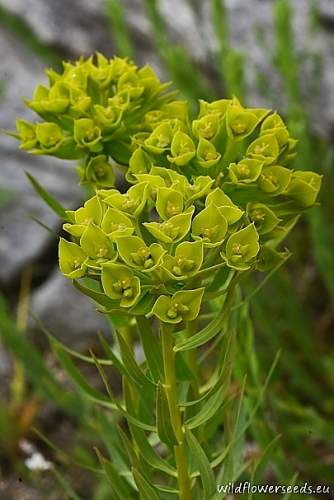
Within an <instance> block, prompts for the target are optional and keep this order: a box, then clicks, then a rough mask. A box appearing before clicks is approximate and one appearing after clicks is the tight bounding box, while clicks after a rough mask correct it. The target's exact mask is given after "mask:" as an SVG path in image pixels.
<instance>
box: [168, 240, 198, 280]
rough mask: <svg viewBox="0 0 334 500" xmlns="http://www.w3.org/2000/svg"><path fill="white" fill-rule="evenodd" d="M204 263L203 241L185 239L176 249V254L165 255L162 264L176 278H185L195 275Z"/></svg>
mask: <svg viewBox="0 0 334 500" xmlns="http://www.w3.org/2000/svg"><path fill="white" fill-rule="evenodd" d="M202 263H203V242H202V241H194V242H190V241H183V242H182V243H180V244H179V245H178V246H177V247H176V250H175V255H174V256H171V255H165V256H164V259H163V263H162V266H163V268H164V269H165V270H166V271H167V273H168V275H169V276H170V277H171V278H173V279H175V280H185V279H187V278H190V277H192V276H194V275H195V274H196V273H197V271H199V270H200V268H201V266H202Z"/></svg>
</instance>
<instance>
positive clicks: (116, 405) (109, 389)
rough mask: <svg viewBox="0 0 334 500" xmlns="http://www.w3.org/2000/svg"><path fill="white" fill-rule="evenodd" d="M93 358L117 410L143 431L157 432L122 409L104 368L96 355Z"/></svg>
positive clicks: (152, 426)
mask: <svg viewBox="0 0 334 500" xmlns="http://www.w3.org/2000/svg"><path fill="white" fill-rule="evenodd" d="M92 356H93V357H94V360H95V364H96V368H97V369H98V370H99V373H100V376H101V378H102V380H103V383H104V385H105V388H106V390H107V392H108V395H109V398H110V399H111V401H112V403H113V404H114V405H115V408H116V409H117V410H118V411H119V413H120V414H121V415H122V416H123V417H124V418H125V419H126V420H127V421H128V422H131V423H132V424H133V425H136V426H137V427H139V428H140V429H143V430H146V431H150V432H156V431H157V430H156V427H155V426H154V425H149V424H145V423H144V422H141V421H140V420H138V419H137V418H136V417H135V416H134V415H131V414H130V413H129V412H128V411H126V410H125V409H124V408H123V407H122V405H121V404H120V403H119V402H118V401H117V399H116V398H115V397H114V395H113V393H112V390H111V387H110V384H109V383H108V380H107V377H106V375H105V372H104V369H103V367H102V366H101V365H100V364H99V362H98V360H97V359H96V357H95V356H94V354H92Z"/></svg>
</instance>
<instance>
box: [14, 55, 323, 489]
mask: <svg viewBox="0 0 334 500" xmlns="http://www.w3.org/2000/svg"><path fill="white" fill-rule="evenodd" d="M47 75H48V77H49V85H48V86H44V85H39V86H38V87H37V88H36V91H35V93H34V96H33V98H32V100H29V101H26V103H27V105H28V106H29V107H30V108H31V109H32V110H34V111H35V112H36V113H37V114H38V115H39V116H40V118H41V120H40V121H38V122H37V123H34V122H28V121H26V120H18V121H17V134H16V135H17V137H18V138H19V139H20V141H21V146H20V147H21V149H24V150H26V151H28V152H29V153H32V154H37V155H51V156H55V157H57V158H62V159H76V160H78V161H79V166H78V168H77V170H78V173H79V177H80V181H81V183H83V184H87V185H89V187H90V188H91V194H92V196H91V197H90V198H89V199H88V200H87V201H86V202H85V203H84V205H83V206H82V207H81V208H79V209H77V210H74V211H73V210H67V211H66V220H65V221H64V222H65V223H64V226H63V227H64V230H65V231H66V233H67V237H66V239H64V238H61V239H60V243H59V263H60V269H61V271H62V273H63V274H64V275H65V276H66V277H68V278H69V279H71V280H73V283H74V284H75V286H76V287H77V288H79V289H80V290H81V291H82V292H83V293H84V294H87V295H88V296H90V297H92V298H93V299H94V300H95V302H96V303H97V304H98V307H99V310H100V311H102V312H103V313H104V314H106V315H107V316H108V318H109V319H110V321H111V324H112V325H113V327H114V332H115V336H116V337H115V341H117V342H118V345H119V351H120V354H119V358H117V359H118V363H119V364H118V365H117V363H116V365H115V366H116V367H117V366H122V367H123V369H120V373H121V375H122V377H123V395H122V397H121V402H119V403H118V404H117V405H116V407H115V411H116V412H117V411H118V412H119V413H120V416H123V417H125V419H126V420H127V426H128V428H127V431H126V433H124V432H123V431H121V430H120V433H121V435H122V439H123V442H126V446H125V448H126V450H127V451H126V452H124V455H125V456H126V458H124V461H125V464H126V465H127V467H128V474H125V473H124V474H123V475H122V476H120V477H119V481H120V483H121V487H120V486H118V488H116V486H111V489H112V491H113V494H114V495H116V496H115V498H121V499H123V498H124V499H125V498H126V499H128V498H138V495H139V496H140V498H145V499H147V498H150V499H151V498H152V499H155V498H165V496H166V494H167V493H168V491H170V493H171V494H174V497H175V496H176V497H177V498H181V499H191V498H198V499H202V498H214V488H215V476H214V472H215V471H216V470H218V471H219V470H222V469H219V468H220V467H221V466H222V465H221V464H223V465H224V460H225V459H226V456H227V455H226V456H225V455H224V453H222V451H221V450H222V449H225V447H226V446H227V444H228V434H227V432H226V429H225V427H226V426H227V423H226V422H225V420H224V408H225V406H226V407H228V405H232V404H233V394H232V393H231V390H230V387H231V384H232V380H233V377H234V375H233V352H234V350H235V349H238V348H241V349H242V346H239V347H238V345H237V346H236V347H235V342H232V339H234V338H235V335H236V331H237V330H238V319H237V314H238V303H239V304H240V302H241V298H242V280H243V278H244V277H245V276H247V275H248V274H250V273H255V272H256V271H258V272H267V271H270V270H272V269H274V268H276V267H277V266H279V265H280V264H281V263H282V262H283V261H284V260H285V259H286V258H287V255H288V251H287V250H284V251H282V250H281V249H280V245H281V243H282V241H283V239H284V238H285V237H286V235H287V234H288V233H289V231H290V230H291V229H292V228H293V226H294V225H295V223H296V222H297V220H298V218H299V217H300V215H301V214H302V213H303V212H304V211H305V209H308V208H310V207H312V206H313V205H314V204H315V202H316V198H317V195H318V192H319V189H320V184H321V176H320V175H318V174H317V173H314V172H311V171H300V170H297V171H296V170H293V169H292V168H291V167H289V164H290V162H291V160H292V159H293V158H294V156H295V154H296V153H295V148H296V143H297V141H296V140H294V139H293V138H291V137H290V135H289V131H288V130H287V127H286V126H285V124H284V122H283V120H282V118H281V117H280V116H279V114H278V113H277V112H273V111H271V110H268V109H262V108H245V107H244V106H243V105H242V104H241V103H240V102H239V101H238V99H236V98H233V99H219V100H217V101H214V102H206V101H203V100H200V101H199V111H198V114H197V116H196V117H191V116H190V114H189V111H188V106H187V102H184V101H182V100H177V98H176V93H175V92H171V91H169V90H168V89H169V87H170V85H169V84H162V83H161V82H160V81H159V79H158V77H157V76H156V75H155V73H154V71H153V70H152V69H151V68H150V67H149V66H145V67H143V68H140V69H139V68H138V67H136V66H135V65H134V64H133V63H132V62H131V61H129V60H125V59H120V58H114V59H111V60H109V59H107V58H106V57H104V56H102V55H101V54H98V55H97V57H96V59H94V58H89V59H87V60H85V59H80V60H79V61H78V62H76V63H74V64H72V63H64V68H63V72H62V73H56V72H55V71H53V70H49V71H47ZM116 171H118V172H120V173H122V174H124V175H123V176H121V177H120V176H118V181H117V186H116V185H115V179H116V178H117V176H116V175H115V172H116ZM240 283H241V285H240ZM69 307H75V304H72V305H70V304H69ZM119 325H121V327H119ZM118 327H119V328H118ZM138 333H139V337H137V335H138ZM135 342H139V344H140V343H141V346H142V349H143V355H144V360H143V361H141V362H139V361H137V360H136V359H135V357H134V354H133V345H134V343H135ZM212 346H214V347H216V349H215V350H214V352H215V355H212ZM210 352H211V354H210ZM112 356H114V357H115V356H117V357H118V355H116V354H113V355H112ZM208 359H209V360H211V361H210V362H211V364H210V363H209V364H208ZM212 360H213V361H212ZM212 363H213V365H212ZM129 364H130V365H131V366H130V365H129ZM234 398H235V395H234ZM226 411H227V410H226ZM230 424H231V423H230ZM225 434H226V435H225ZM226 436H227V437H226ZM141 456H142V457H143V461H141V458H140V457H141ZM112 460H113V458H112V456H111V463H112ZM109 465H110V463H109ZM110 470H112V469H110ZM110 470H109V472H110ZM216 477H222V476H219V472H218V473H217V476H216ZM198 478H200V479H201V483H200V482H199V481H198ZM234 479H235V478H233V480H234ZM115 488H116V489H115ZM120 491H121V492H122V493H120ZM166 492H167V493H166ZM122 495H123V496H122ZM145 495H146V496H145ZM168 498H169V497H168Z"/></svg>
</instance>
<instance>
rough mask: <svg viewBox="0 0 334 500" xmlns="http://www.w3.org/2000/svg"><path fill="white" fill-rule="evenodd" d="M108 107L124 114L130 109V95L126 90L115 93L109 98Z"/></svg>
mask: <svg viewBox="0 0 334 500" xmlns="http://www.w3.org/2000/svg"><path fill="white" fill-rule="evenodd" d="M108 106H111V107H116V108H119V109H120V110H121V111H122V112H125V111H127V110H128V108H129V107H130V94H129V92H128V91H127V90H122V91H120V92H117V94H115V95H114V96H113V97H109V99H108Z"/></svg>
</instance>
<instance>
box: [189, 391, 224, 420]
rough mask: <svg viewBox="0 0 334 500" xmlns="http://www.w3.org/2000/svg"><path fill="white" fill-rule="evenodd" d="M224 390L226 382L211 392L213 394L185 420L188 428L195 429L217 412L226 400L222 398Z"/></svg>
mask: <svg viewBox="0 0 334 500" xmlns="http://www.w3.org/2000/svg"><path fill="white" fill-rule="evenodd" d="M226 390H227V384H226V383H225V384H223V385H222V386H221V388H220V389H219V390H218V391H217V392H216V393H215V394H213V396H211V397H210V398H208V399H207V401H206V403H205V405H203V406H202V408H201V409H200V410H199V412H198V413H197V414H196V415H195V416H194V417H191V418H190V419H189V420H188V421H187V422H186V425H187V427H188V429H196V428H197V427H199V426H200V425H203V424H205V423H206V422H207V421H208V420H210V418H211V417H213V416H214V415H215V414H216V413H217V412H218V410H219V408H220V407H221V406H222V405H223V404H225V403H226V400H224V395H226Z"/></svg>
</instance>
